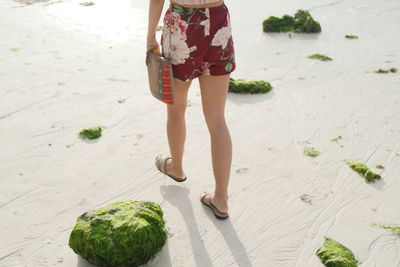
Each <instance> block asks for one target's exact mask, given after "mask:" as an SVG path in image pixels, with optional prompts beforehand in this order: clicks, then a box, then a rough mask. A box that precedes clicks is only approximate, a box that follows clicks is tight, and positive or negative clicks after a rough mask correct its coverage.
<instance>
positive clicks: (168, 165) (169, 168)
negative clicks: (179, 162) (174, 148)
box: [165, 158, 186, 180]
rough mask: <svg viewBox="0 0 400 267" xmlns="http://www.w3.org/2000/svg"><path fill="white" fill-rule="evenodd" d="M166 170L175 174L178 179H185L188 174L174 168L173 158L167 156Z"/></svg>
mask: <svg viewBox="0 0 400 267" xmlns="http://www.w3.org/2000/svg"><path fill="white" fill-rule="evenodd" d="M165 164H166V168H165V169H166V172H167V173H169V174H172V175H173V176H175V177H176V178H178V179H182V180H183V179H185V178H186V175H185V174H184V173H183V171H182V170H176V169H174V168H173V162H172V158H167V159H166V162H165Z"/></svg>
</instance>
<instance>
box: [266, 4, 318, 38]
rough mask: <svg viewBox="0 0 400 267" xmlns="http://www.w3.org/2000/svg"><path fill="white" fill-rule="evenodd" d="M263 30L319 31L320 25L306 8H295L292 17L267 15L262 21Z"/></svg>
mask: <svg viewBox="0 0 400 267" xmlns="http://www.w3.org/2000/svg"><path fill="white" fill-rule="evenodd" d="M263 31H264V32H296V33H314V32H320V31H321V25H320V24H319V22H317V21H315V20H314V19H313V18H312V16H311V15H310V13H309V12H308V11H306V10H302V9H299V10H297V12H296V14H295V15H294V17H292V16H290V15H288V14H284V15H283V16H282V17H281V18H278V17H275V16H269V17H268V18H267V19H266V20H264V21H263Z"/></svg>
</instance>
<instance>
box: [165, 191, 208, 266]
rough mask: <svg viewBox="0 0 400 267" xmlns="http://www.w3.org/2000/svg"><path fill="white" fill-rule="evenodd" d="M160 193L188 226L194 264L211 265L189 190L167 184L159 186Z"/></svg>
mask: <svg viewBox="0 0 400 267" xmlns="http://www.w3.org/2000/svg"><path fill="white" fill-rule="evenodd" d="M160 191H161V194H162V195H163V197H164V199H165V200H167V201H168V202H169V203H171V204H172V205H174V206H175V207H177V208H178V210H179V211H180V213H181V214H182V217H183V219H184V221H185V225H186V227H187V228H188V232H189V236H190V242H191V244H192V248H193V255H194V258H195V261H196V265H197V266H199V267H203V266H207V267H212V266H214V264H213V263H212V261H211V259H210V255H209V254H208V252H207V250H206V248H205V246H204V243H203V241H202V240H201V237H200V233H199V230H198V227H197V223H196V220H195V217H194V212H193V208H192V205H191V200H190V198H189V194H190V190H189V189H188V188H185V187H180V186H176V185H168V186H161V187H160Z"/></svg>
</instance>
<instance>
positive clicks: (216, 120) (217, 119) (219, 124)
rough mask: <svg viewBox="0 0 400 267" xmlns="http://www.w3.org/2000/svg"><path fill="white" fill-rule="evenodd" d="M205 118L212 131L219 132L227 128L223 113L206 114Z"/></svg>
mask: <svg viewBox="0 0 400 267" xmlns="http://www.w3.org/2000/svg"><path fill="white" fill-rule="evenodd" d="M205 119H206V123H207V127H208V130H209V131H210V133H214V132H216V133H218V132H220V131H221V130H224V129H225V128H226V121H225V117H224V116H223V115H221V114H213V115H206V116H205Z"/></svg>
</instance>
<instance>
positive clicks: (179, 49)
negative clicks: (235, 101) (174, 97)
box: [161, 4, 236, 81]
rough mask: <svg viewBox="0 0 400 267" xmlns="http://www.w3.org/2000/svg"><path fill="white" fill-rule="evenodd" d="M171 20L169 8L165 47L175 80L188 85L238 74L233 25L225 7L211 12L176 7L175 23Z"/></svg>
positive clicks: (165, 25) (173, 17) (174, 11)
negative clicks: (206, 77)
mask: <svg viewBox="0 0 400 267" xmlns="http://www.w3.org/2000/svg"><path fill="white" fill-rule="evenodd" d="M170 16H171V9H170V8H169V9H168V10H167V12H166V13H165V16H164V27H163V32H162V36H161V47H162V54H163V56H170V57H171V63H172V70H173V75H174V78H177V79H179V80H182V81H188V80H193V79H195V78H197V77H198V76H200V75H202V74H205V75H224V74H228V73H231V72H232V71H234V70H235V68H236V64H235V54H234V47H233V39H232V33H231V22H230V17H229V11H228V8H227V6H226V5H225V4H222V5H220V6H217V7H209V8H188V7H183V6H180V5H172V23H171V21H170ZM171 24H172V25H171ZM170 30H171V34H170ZM170 36H171V39H169V37H170Z"/></svg>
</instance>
